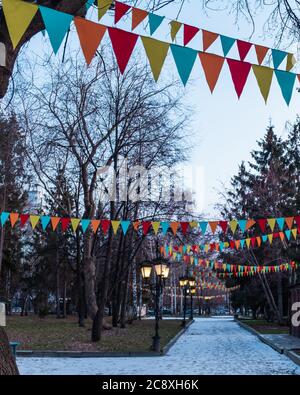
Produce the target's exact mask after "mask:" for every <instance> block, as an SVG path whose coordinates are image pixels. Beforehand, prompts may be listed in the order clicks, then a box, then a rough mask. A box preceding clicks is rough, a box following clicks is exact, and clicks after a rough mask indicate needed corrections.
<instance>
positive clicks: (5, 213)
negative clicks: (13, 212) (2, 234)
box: [1, 211, 9, 226]
mask: <svg viewBox="0 0 300 395" xmlns="http://www.w3.org/2000/svg"><path fill="white" fill-rule="evenodd" d="M8 217H9V213H7V212H5V211H3V213H1V225H2V226H3V225H4V224H5V222H6V221H7V220H8Z"/></svg>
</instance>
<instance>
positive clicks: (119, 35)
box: [108, 27, 139, 74]
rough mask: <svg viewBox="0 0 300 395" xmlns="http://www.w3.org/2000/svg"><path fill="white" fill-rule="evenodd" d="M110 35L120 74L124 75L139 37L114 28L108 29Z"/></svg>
mask: <svg viewBox="0 0 300 395" xmlns="http://www.w3.org/2000/svg"><path fill="white" fill-rule="evenodd" d="M108 33H109V37H110V39H111V43H112V47H113V50H114V53H115V55H116V58H117V63H118V66H119V69H120V72H121V74H123V73H124V71H125V69H126V66H127V63H128V61H129V59H130V56H131V54H132V51H133V49H134V47H135V44H136V42H137V39H138V37H139V36H138V35H137V34H134V33H129V32H126V31H124V30H119V29H115V28H113V27H109V28H108Z"/></svg>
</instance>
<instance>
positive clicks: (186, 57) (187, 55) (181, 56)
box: [171, 44, 197, 85]
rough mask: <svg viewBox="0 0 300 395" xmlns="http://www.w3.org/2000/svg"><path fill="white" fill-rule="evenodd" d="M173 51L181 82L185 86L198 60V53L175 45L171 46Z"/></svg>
mask: <svg viewBox="0 0 300 395" xmlns="http://www.w3.org/2000/svg"><path fill="white" fill-rule="evenodd" d="M171 51H172V54H173V58H174V60H175V63H176V67H177V70H178V74H179V76H180V78H181V81H182V83H183V85H186V83H187V81H188V79H189V76H190V74H191V71H192V68H193V66H194V63H195V60H196V56H197V51H195V50H194V49H191V48H187V47H180V46H178V45H175V44H171Z"/></svg>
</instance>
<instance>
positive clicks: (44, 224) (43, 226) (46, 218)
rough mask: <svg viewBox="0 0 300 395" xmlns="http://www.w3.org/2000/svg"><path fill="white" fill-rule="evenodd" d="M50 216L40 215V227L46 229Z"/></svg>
mask: <svg viewBox="0 0 300 395" xmlns="http://www.w3.org/2000/svg"><path fill="white" fill-rule="evenodd" d="M50 219H51V218H50V217H48V215H43V216H42V217H41V224H42V229H43V230H46V228H47V225H48V224H49V222H50Z"/></svg>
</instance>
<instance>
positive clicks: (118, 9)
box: [115, 1, 131, 23]
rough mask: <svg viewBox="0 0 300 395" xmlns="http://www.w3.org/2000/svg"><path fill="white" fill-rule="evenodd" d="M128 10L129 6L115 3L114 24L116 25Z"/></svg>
mask: <svg viewBox="0 0 300 395" xmlns="http://www.w3.org/2000/svg"><path fill="white" fill-rule="evenodd" d="M130 8H131V7H130V5H127V4H124V3H120V2H119V1H115V23H118V22H119V20H120V19H121V18H122V16H124V15H125V14H126V12H127V11H128V10H130Z"/></svg>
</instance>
